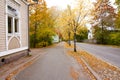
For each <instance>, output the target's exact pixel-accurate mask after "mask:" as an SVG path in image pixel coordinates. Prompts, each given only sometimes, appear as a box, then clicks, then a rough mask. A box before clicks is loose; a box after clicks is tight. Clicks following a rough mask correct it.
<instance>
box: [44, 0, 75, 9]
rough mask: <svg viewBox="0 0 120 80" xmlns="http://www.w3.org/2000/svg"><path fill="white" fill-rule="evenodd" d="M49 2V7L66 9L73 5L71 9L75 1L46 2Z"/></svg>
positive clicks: (55, 0)
mask: <svg viewBox="0 0 120 80" xmlns="http://www.w3.org/2000/svg"><path fill="white" fill-rule="evenodd" d="M45 1H46V2H47V6H48V7H51V6H57V7H59V8H61V9H65V8H66V7H67V5H71V7H74V1H75V0H45Z"/></svg>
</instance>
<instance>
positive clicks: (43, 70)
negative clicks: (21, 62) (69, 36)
mask: <svg viewBox="0 0 120 80" xmlns="http://www.w3.org/2000/svg"><path fill="white" fill-rule="evenodd" d="M45 52H46V54H45V55H43V56H42V57H40V58H39V59H38V60H37V61H36V62H34V63H33V64H32V65H31V66H29V67H28V68H26V69H25V70H23V71H21V72H20V73H19V74H17V75H16V80H90V77H89V76H88V75H87V73H86V72H85V71H84V69H83V67H82V66H81V65H80V64H78V63H77V61H75V60H74V58H72V57H70V56H69V55H67V54H66V52H65V50H64V47H63V43H59V44H57V45H56V46H54V47H50V48H47V49H45Z"/></svg>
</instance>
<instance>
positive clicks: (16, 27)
mask: <svg viewBox="0 0 120 80" xmlns="http://www.w3.org/2000/svg"><path fill="white" fill-rule="evenodd" d="M14 24H15V26H14V27H15V33H18V19H15V23H14Z"/></svg>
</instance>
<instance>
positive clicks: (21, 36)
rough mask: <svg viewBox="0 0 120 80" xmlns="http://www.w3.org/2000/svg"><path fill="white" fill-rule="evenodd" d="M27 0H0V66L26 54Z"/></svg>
mask: <svg viewBox="0 0 120 80" xmlns="http://www.w3.org/2000/svg"><path fill="white" fill-rule="evenodd" d="M26 1H27V0H0V65H1V64H4V63H8V62H10V61H13V60H15V59H18V58H19V57H21V56H25V55H26V54H27V53H28V5H27V2H26Z"/></svg>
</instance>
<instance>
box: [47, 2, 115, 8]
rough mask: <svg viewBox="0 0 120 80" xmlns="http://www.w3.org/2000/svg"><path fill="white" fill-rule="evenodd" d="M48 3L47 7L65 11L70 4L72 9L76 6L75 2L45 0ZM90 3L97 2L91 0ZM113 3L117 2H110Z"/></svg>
mask: <svg viewBox="0 0 120 80" xmlns="http://www.w3.org/2000/svg"><path fill="white" fill-rule="evenodd" d="M45 1H46V2H47V6H48V7H51V6H57V7H59V8H61V9H65V8H66V7H67V5H68V4H69V5H70V6H71V7H74V6H75V0H45ZM90 1H92V2H93V1H95V0H90ZM110 1H111V2H112V3H113V2H114V1H115V0H110Z"/></svg>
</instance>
